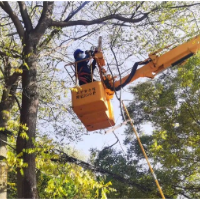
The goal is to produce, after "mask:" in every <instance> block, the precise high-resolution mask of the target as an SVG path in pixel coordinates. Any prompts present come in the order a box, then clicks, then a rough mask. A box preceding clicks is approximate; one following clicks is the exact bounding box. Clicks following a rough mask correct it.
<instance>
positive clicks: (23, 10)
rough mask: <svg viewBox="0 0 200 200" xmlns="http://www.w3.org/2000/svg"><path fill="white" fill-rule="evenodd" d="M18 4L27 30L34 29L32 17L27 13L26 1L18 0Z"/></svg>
mask: <svg viewBox="0 0 200 200" xmlns="http://www.w3.org/2000/svg"><path fill="white" fill-rule="evenodd" d="M18 4H19V8H20V13H21V16H22V19H23V21H24V24H25V27H26V30H27V31H28V32H30V31H31V30H32V29H33V26H32V23H31V19H30V17H29V15H28V13H27V9H26V4H25V3H24V1H18Z"/></svg>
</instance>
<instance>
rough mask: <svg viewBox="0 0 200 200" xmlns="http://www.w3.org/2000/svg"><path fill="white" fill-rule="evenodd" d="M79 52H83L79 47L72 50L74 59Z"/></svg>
mask: <svg viewBox="0 0 200 200" xmlns="http://www.w3.org/2000/svg"><path fill="white" fill-rule="evenodd" d="M79 53H83V51H81V50H80V49H76V51H74V58H75V59H76V58H77V56H78V54H79Z"/></svg>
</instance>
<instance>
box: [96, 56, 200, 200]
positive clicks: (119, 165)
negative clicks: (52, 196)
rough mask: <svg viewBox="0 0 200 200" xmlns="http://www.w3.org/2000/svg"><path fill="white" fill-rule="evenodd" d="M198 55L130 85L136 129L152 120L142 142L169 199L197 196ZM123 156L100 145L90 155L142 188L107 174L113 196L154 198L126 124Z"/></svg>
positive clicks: (154, 191)
mask: <svg viewBox="0 0 200 200" xmlns="http://www.w3.org/2000/svg"><path fill="white" fill-rule="evenodd" d="M199 66H200V57H199V54H197V55H196V56H194V57H192V58H190V59H189V60H188V62H187V63H185V64H184V65H182V66H179V67H178V68H176V69H169V70H168V71H167V72H166V73H164V74H162V75H160V76H159V77H158V78H157V79H156V80H155V81H149V82H145V83H142V84H140V85H138V86H137V87H134V88H133V87H132V88H130V91H131V93H132V94H133V96H134V99H133V102H131V103H130V104H129V112H130V114H131V117H132V118H133V119H134V121H135V124H136V125H137V127H138V130H139V131H140V132H142V126H143V125H145V124H146V123H151V124H152V126H153V130H154V131H153V133H152V134H151V133H143V134H142V135H141V141H142V143H143V145H144V147H145V149H146V151H147V155H148V157H149V158H150V162H151V163H152V164H153V166H154V170H155V173H156V175H157V177H158V180H159V182H160V184H161V186H162V189H163V192H164V194H165V196H166V197H169V198H177V197H179V198H180V197H184V198H199V195H200V194H199V192H198V187H199V181H198V180H199V178H198V177H199V168H198V160H199V145H198V143H199V120H198V119H199V117H200V116H199V114H200V112H199V103H200V102H199V99H200V98H199V87H200V84H199ZM124 144H125V145H126V147H127V152H126V154H125V155H123V154H122V153H120V152H116V151H114V150H111V149H110V150H107V151H105V150H103V151H101V152H100V153H99V154H98V156H97V157H96V159H95V163H96V165H98V166H101V167H102V168H106V169H110V170H111V171H113V172H114V173H115V174H120V175H121V176H123V177H124V178H125V177H127V182H128V180H134V182H135V183H138V184H141V185H143V186H144V188H145V189H146V193H144V192H143V191H141V190H138V188H137V190H136V189H135V188H134V187H131V188H128V187H126V186H125V185H124V184H122V183H120V182H117V181H116V180H114V179H113V178H112V177H110V176H108V177H107V179H106V180H107V181H111V182H112V183H113V187H114V188H116V190H117V193H111V194H110V195H111V196H109V197H112V198H114V197H117V198H131V197H134V198H159V196H157V195H159V194H157V190H156V186H155V183H154V180H153V177H152V176H151V174H150V172H149V169H148V166H147V165H146V162H145V160H144V157H143V154H142V151H141V149H140V147H139V144H138V142H137V140H136V139H135V138H134V135H133V132H132V128H131V126H128V127H127V130H126V139H125V141H124Z"/></svg>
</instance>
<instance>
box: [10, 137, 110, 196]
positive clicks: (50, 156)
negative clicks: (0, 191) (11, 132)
mask: <svg viewBox="0 0 200 200" xmlns="http://www.w3.org/2000/svg"><path fill="white" fill-rule="evenodd" d="M9 142H10V143H11V140H9ZM34 143H35V146H36V147H35V148H34V149H25V150H24V151H23V152H22V153H21V154H23V153H27V154H32V153H36V170H37V187H38V193H39V197H40V198H45V199H46V198H48V199H51V198H54V199H55V198H56V199H57V198H58V199H60V198H61V199H65V198H67V199H81V198H85V199H93V198H102V199H105V198H107V194H108V193H109V192H110V191H113V189H112V188H111V187H110V186H111V185H112V184H111V182H107V183H106V184H105V183H104V181H103V179H102V180H97V179H96V177H95V174H93V173H92V172H90V171H86V170H84V169H83V168H82V167H80V166H78V165H76V164H75V163H72V164H69V163H67V162H66V163H65V162H62V159H60V158H61V157H62V155H58V154H56V153H54V151H55V149H56V146H57V144H53V142H52V140H50V139H48V138H47V137H46V136H44V137H42V138H40V139H39V140H37V141H35V142H34ZM21 154H19V155H16V154H15V153H14V152H13V151H12V150H11V149H10V150H9V151H8V154H7V156H8V158H7V162H8V165H9V183H8V185H9V190H8V197H9V198H16V197H17V196H16V168H17V167H18V168H20V172H21V174H22V175H23V169H24V168H26V167H27V164H26V163H24V162H23V159H21ZM11 174H12V176H11Z"/></svg>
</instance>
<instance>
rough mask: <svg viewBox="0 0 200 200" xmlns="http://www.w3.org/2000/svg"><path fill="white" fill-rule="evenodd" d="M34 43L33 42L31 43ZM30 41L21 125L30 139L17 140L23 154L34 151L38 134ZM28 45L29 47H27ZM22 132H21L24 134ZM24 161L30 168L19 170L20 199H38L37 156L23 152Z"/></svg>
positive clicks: (35, 70)
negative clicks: (30, 150) (29, 150)
mask: <svg viewBox="0 0 200 200" xmlns="http://www.w3.org/2000/svg"><path fill="white" fill-rule="evenodd" d="M31 42H33V41H31ZM31 42H30V40H29V41H28V42H26V47H25V49H24V52H25V54H24V55H30V56H29V57H28V58H27V57H25V58H26V59H25V62H26V63H27V65H28V67H27V65H26V64H25V65H24V67H23V74H22V88H23V93H22V108H21V118H20V123H21V124H22V125H26V126H27V127H28V130H27V131H25V132H26V133H27V135H28V137H29V138H28V139H23V138H22V137H21V136H20V133H19V135H18V138H17V153H18V154H19V153H20V152H23V150H28V149H34V143H33V140H35V132H36V120H37V110H38V92H37V82H36V75H37V68H36V64H37V55H36V53H35V52H34V46H33V45H31V44H30V43H31ZM27 44H28V45H27ZM22 131H23V130H21V131H20V132H22ZM21 158H23V161H24V162H25V163H27V164H28V167H25V168H23V173H24V174H22V173H21V172H20V169H19V168H18V169H17V191H18V198H20V199H21V198H28V199H33V198H38V195H37V188H36V172H35V154H34V153H31V154H30V153H26V152H23V156H22V157H21Z"/></svg>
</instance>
